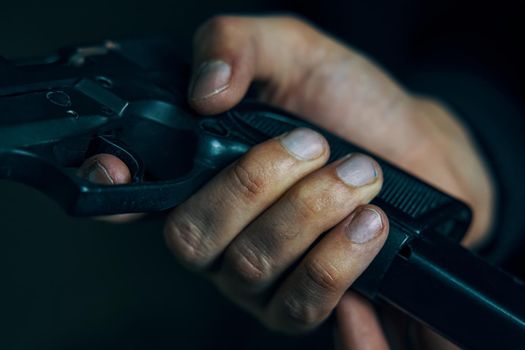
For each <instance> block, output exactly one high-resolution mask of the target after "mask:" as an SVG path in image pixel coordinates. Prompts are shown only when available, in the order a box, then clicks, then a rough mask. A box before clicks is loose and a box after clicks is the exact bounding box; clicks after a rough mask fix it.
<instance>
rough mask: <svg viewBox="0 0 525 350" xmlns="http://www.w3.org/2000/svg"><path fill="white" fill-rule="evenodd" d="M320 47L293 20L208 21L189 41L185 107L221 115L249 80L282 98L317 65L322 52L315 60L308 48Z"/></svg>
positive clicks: (316, 39)
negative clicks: (189, 77) (191, 42)
mask: <svg viewBox="0 0 525 350" xmlns="http://www.w3.org/2000/svg"><path fill="white" fill-rule="evenodd" d="M325 42H328V40H327V39H326V38H325V37H324V36H322V35H321V34H320V33H319V32H317V31H316V30H314V29H313V28H312V27H310V26H308V25H307V24H306V23H304V22H303V21H300V20H298V19H295V18H293V17H284V16H274V17H233V16H219V17H215V18H212V19H211V20H209V21H207V22H206V23H205V24H203V25H202V26H201V27H200V28H199V29H198V30H197V32H196V33H195V36H194V45H193V46H194V55H193V56H194V62H193V69H194V73H193V77H192V82H191V84H190V88H189V102H190V104H191V105H192V107H193V108H194V109H195V110H196V111H197V112H199V113H202V114H215V113H220V112H223V111H225V110H228V109H230V108H232V107H233V106H234V105H236V104H237V103H238V102H239V101H240V100H241V99H242V98H243V96H244V95H245V94H246V91H247V90H248V88H249V86H250V84H251V83H252V81H254V80H257V81H262V82H263V83H264V84H265V90H268V91H273V92H272V93H277V94H286V92H287V91H289V87H290V86H292V85H294V84H297V82H298V81H300V79H301V76H302V75H304V73H305V72H306V71H309V70H310V67H311V66H313V65H315V64H317V63H319V62H320V60H321V59H322V57H321V56H322V52H325V50H319V49H318V50H317V51H318V52H320V53H321V54H317V55H315V54H313V51H312V50H311V47H312V46H313V45H315V46H317V47H319V46H321V45H323V44H324V43H325ZM326 51H328V50H326ZM298 58H300V62H298Z"/></svg>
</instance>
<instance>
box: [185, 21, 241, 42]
mask: <svg viewBox="0 0 525 350" xmlns="http://www.w3.org/2000/svg"><path fill="white" fill-rule="evenodd" d="M236 22H237V21H236V18H235V17H233V16H224V15H215V16H213V17H211V18H210V19H208V20H207V21H206V22H204V23H203V24H202V25H201V26H200V27H199V28H198V29H197V31H196V32H195V37H194V40H195V41H200V40H201V39H202V38H203V37H205V36H207V35H210V34H211V35H213V36H219V37H222V36H224V35H226V34H227V33H230V32H231V30H232V29H234V27H235V26H236Z"/></svg>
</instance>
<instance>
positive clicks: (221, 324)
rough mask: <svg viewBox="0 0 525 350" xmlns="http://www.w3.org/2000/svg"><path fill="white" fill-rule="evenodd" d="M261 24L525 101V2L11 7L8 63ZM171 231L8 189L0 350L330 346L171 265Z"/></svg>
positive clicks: (323, 336) (4, 50)
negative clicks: (208, 28) (297, 22)
mask: <svg viewBox="0 0 525 350" xmlns="http://www.w3.org/2000/svg"><path fill="white" fill-rule="evenodd" d="M261 11H264V12H268V11H295V12H298V13H301V14H302V15H303V16H305V17H307V18H309V19H310V20H311V21H313V22H314V23H316V24H317V25H319V26H320V27H321V28H323V29H324V30H326V31H328V32H330V33H331V34H333V35H335V36H337V37H339V38H341V39H342V40H345V41H347V42H348V43H349V44H351V45H352V46H354V47H357V48H359V49H361V50H362V51H364V52H366V53H367V54H368V55H369V56H370V57H372V58H373V59H374V60H376V61H377V62H379V63H380V64H381V65H382V66H384V67H385V68H386V69H387V70H389V71H390V72H391V73H392V74H393V75H394V76H395V77H398V78H399V79H401V80H403V79H405V77H406V76H407V75H408V74H409V73H410V72H411V71H412V70H413V69H414V67H416V66H426V65H432V64H435V62H439V63H447V62H452V63H454V64H455V63H457V62H460V64H461V66H462V67H463V68H464V69H466V70H472V71H476V72H477V71H482V72H483V73H484V74H486V75H487V76H490V77H491V79H492V81H494V82H496V83H495V84H497V86H498V89H500V90H501V91H503V92H504V93H505V94H507V95H508V96H511V97H512V98H514V99H515V100H516V101H523V97H524V96H525V93H524V90H523V79H524V78H525V74H524V72H525V70H524V68H523V62H524V58H525V53H524V45H523V42H524V40H523V35H522V32H524V30H523V23H522V21H521V19H522V16H521V14H522V12H520V11H519V5H518V1H515V2H507V1H499V2H497V3H494V2H491V3H490V4H489V3H486V4H485V3H481V2H475V1H416V0H414V1H411V0H399V1H380V0H377V1H354V2H349V1H332V0H326V1H320V2H308V3H307V2H304V1H288V2H276V1H274V2H272V1H250V2H248V1H211V0H210V1H201V0H194V1H160V0H150V1H138V0H127V1H124V0H120V1H107V0H106V1H102V0H92V1H63V0H59V1H17V2H15V1H3V2H2V4H1V6H0V55H2V56H6V57H22V56H35V55H44V54H46V53H48V52H51V51H53V50H54V49H56V48H59V47H61V46H64V45H69V44H72V43H83V42H96V41H99V40H103V39H107V38H112V39H118V38H125V37H135V36H149V35H154V34H169V35H171V36H174V37H176V38H178V40H179V41H180V47H181V48H182V49H183V50H189V48H190V38H191V35H192V33H193V31H194V30H195V28H196V27H197V26H198V24H199V23H201V22H203V21H204V20H205V19H206V18H208V17H210V16H212V15H213V14H216V13H224V12H226V13H246V12H250V13H253V12H261ZM517 122H518V123H519V125H523V124H522V120H518V121H517ZM522 130H523V129H522ZM516 152H517V153H519V152H520V150H516ZM517 156H521V155H519V154H517ZM28 171H31V169H28ZM161 227H162V222H161V221H160V220H148V221H145V222H139V223H133V224H126V225H111V224H107V223H102V222H94V221H89V220H78V219H72V218H68V217H66V216H65V215H64V214H62V213H61V211H60V210H59V209H58V208H57V207H56V206H55V204H54V203H52V202H50V201H49V200H47V199H46V198H45V197H43V196H42V195H41V194H39V193H36V192H35V191H33V190H31V189H28V188H25V187H23V186H21V185H16V184H11V183H6V182H0V251H1V254H0V266H1V268H0V269H1V270H0V271H1V277H2V284H1V287H0V290H1V291H0V322H1V323H2V324H1V325H0V348H2V349H33V348H34V349H69V348H76V349H82V348H97V349H101V348H107V349H114V348H126V349H174V348H177V349H187V348H192V349H199V348H206V349H208V348H228V349H235V348H239V349H240V348H244V349H245V348H268V347H273V348H281V347H282V348H287V347H288V348H299V346H301V347H302V348H305V349H306V348H327V347H328V348H330V347H331V345H330V343H329V340H330V339H331V338H330V333H329V331H320V332H317V333H315V334H313V335H311V336H309V337H300V338H295V337H282V336H278V335H274V334H271V333H269V332H266V331H264V330H263V329H262V327H260V326H259V325H258V324H257V323H256V322H255V321H253V320H251V318H250V317H248V316H247V315H244V314H243V313H242V312H239V311H238V310H237V308H236V307H234V306H232V305H231V304H229V303H228V302H226V301H224V300H223V298H222V297H221V296H220V295H218V293H217V292H215V291H214V289H213V288H212V287H211V285H209V284H208V283H207V282H205V281H203V280H201V279H200V278H198V277H196V276H193V275H192V274H190V273H188V272H185V271H184V270H183V269H182V268H180V267H179V266H178V265H177V264H176V263H175V262H174V260H173V259H172V257H171V256H170V255H169V253H168V251H167V249H166V248H165V247H164V244H163V241H162V235H161ZM513 266H517V262H514V265H513ZM516 271H517V270H516ZM323 345H324V346H323Z"/></svg>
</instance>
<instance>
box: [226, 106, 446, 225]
mask: <svg viewBox="0 0 525 350" xmlns="http://www.w3.org/2000/svg"><path fill="white" fill-rule="evenodd" d="M232 116H233V117H234V118H235V119H236V121H237V122H239V123H240V124H245V126H249V127H250V128H252V129H256V130H257V131H258V132H259V133H262V134H264V135H260V139H259V140H255V141H256V142H260V141H262V140H263V139H266V138H268V137H275V136H278V135H281V134H283V133H285V132H288V131H290V130H292V129H294V128H296V127H308V128H311V129H315V130H317V131H319V132H321V133H322V134H323V135H324V136H325V137H326V139H327V140H328V142H329V144H330V150H331V156H330V161H333V160H336V159H339V158H341V157H343V156H345V155H346V154H348V153H351V152H361V153H369V152H366V151H364V150H362V149H361V148H359V147H357V146H354V145H352V144H351V143H349V142H346V141H344V140H342V139H340V138H338V137H336V136H334V135H332V134H330V133H327V132H326V131H324V130H322V129H319V128H318V127H315V126H313V125H310V124H308V123H306V122H304V121H302V120H299V119H297V118H294V117H291V116H285V115H284V113H282V112H275V113H274V112H269V111H254V110H253V109H252V110H251V111H246V112H243V113H239V111H237V113H233V114H232ZM374 158H375V159H376V160H377V161H378V163H379V164H380V165H381V168H382V170H383V175H384V183H383V189H382V190H381V193H380V194H379V195H378V199H379V200H381V201H382V202H384V203H386V204H388V205H390V206H391V207H393V208H395V209H397V210H399V211H401V212H402V213H404V214H405V215H407V216H409V217H410V218H412V219H418V218H420V217H421V216H422V215H424V214H427V213H429V212H430V211H432V210H434V209H436V208H439V207H442V206H444V205H446V204H448V203H450V202H451V201H454V199H453V198H451V197H449V196H447V195H446V194H444V193H442V192H440V191H438V190H436V189H434V188H433V187H431V186H430V185H428V184H425V183H423V182H422V181H420V180H418V179H416V178H415V177H413V176H410V175H408V174H407V173H405V172H403V171H401V170H400V169H398V168H396V167H395V166H393V165H392V164H389V163H388V162H385V161H383V160H381V159H380V158H378V157H376V156H374Z"/></svg>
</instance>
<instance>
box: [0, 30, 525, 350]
mask: <svg viewBox="0 0 525 350" xmlns="http://www.w3.org/2000/svg"><path fill="white" fill-rule="evenodd" d="M174 47H175V46H174V45H172V44H171V43H168V42H165V41H164V40H138V41H134V40H129V41H121V42H112V41H107V42H104V43H101V44H100V45H92V46H81V47H73V48H68V49H64V50H61V51H59V52H57V53H56V54H53V55H50V56H47V57H44V58H39V59H31V60H18V61H8V60H6V59H3V58H1V57H0V179H8V180H13V181H17V182H21V183H24V184H26V185H29V186H31V187H34V188H36V189H38V190H40V191H42V192H43V193H45V194H46V195H48V196H49V197H50V198H52V199H53V200H55V201H56V202H58V203H59V204H60V205H61V207H63V209H64V210H65V211H66V212H67V213H69V214H70V215H74V216H94V215H110V214H118V213H132V212H146V213H147V212H158V211H163V210H166V209H169V208H172V207H174V206H176V205H177V204H179V203H180V202H182V201H184V200H185V199H186V198H188V197H189V196H191V195H192V193H194V192H195V191H196V190H198V189H199V188H200V187H201V186H202V185H203V184H205V183H206V182H207V181H208V180H210V179H211V178H212V177H213V176H214V175H215V174H217V173H218V172H219V171H220V170H221V169H223V168H224V167H226V166H227V165H228V164H230V163H231V162H233V161H235V160H236V159H238V158H239V157H240V156H242V155H243V154H244V153H245V152H247V151H248V150H249V149H250V147H252V146H254V145H256V144H258V143H260V142H262V141H265V140H267V139H269V138H272V137H276V136H278V135H280V134H283V133H285V132H288V131H290V130H292V129H294V128H297V127H307V128H311V129H314V130H316V131H318V132H320V133H322V134H323V135H324V136H325V137H326V139H327V141H328V143H329V144H330V149H331V159H330V160H335V159H338V158H340V157H342V156H344V155H346V154H348V153H351V152H362V153H368V154H370V152H367V151H366V150H362V149H360V148H359V147H356V146H355V145H352V144H351V143H349V142H347V141H345V140H342V139H341V138H338V137H336V136H334V135H332V134H330V133H328V132H326V131H324V130H322V129H321V128H319V127H317V126H315V125H311V124H309V123H307V122H305V121H303V120H301V119H298V118H296V117H294V116H292V115H290V114H289V113H286V112H284V111H281V110H278V109H275V108H272V107H269V106H267V105H264V104H261V103H258V102H256V101H255V100H252V99H250V98H246V99H245V100H244V101H242V102H241V103H240V104H239V105H238V106H236V107H235V108H233V109H232V110H230V111H227V112H225V113H222V114H220V115H217V116H213V117H200V116H197V115H195V113H193V112H192V111H191V110H190V109H189V108H188V106H187V104H186V102H185V101H186V94H185V91H186V84H187V81H188V72H189V69H188V66H187V65H185V64H184V63H182V61H181V60H180V58H179V57H180V55H178V54H177V52H176V50H175V48H174ZM98 153H109V154H113V155H115V156H117V157H118V158H120V159H121V160H122V161H123V162H124V163H126V165H127V166H128V167H129V169H130V171H131V174H132V181H131V183H129V184H125V185H116V186H104V185H99V184H94V183H91V182H88V181H86V180H84V179H82V178H80V177H78V176H77V175H76V172H75V169H76V168H77V167H78V166H80V165H81V164H82V162H83V161H84V160H85V159H87V158H88V157H90V156H92V155H94V154H98ZM372 156H374V155H372ZM374 158H375V159H376V160H377V161H378V162H379V164H380V165H381V167H382V170H383V174H384V184H383V188H382V190H381V192H380V193H379V195H378V196H377V197H376V198H375V199H374V200H373V203H374V204H376V205H378V206H380V207H381V208H382V209H383V210H384V211H385V212H386V214H387V215H388V218H389V221H390V234H389V237H388V239H387V241H386V243H385V245H384V247H383V249H382V250H381V251H380V253H379V255H378V256H377V257H376V258H375V260H374V261H373V262H372V264H371V265H370V266H369V267H368V268H367V270H366V271H365V272H364V273H363V274H362V276H361V277H360V278H359V279H358V280H357V281H356V282H355V283H354V285H353V286H352V288H353V289H355V290H357V291H358V292H359V293H361V294H362V295H364V296H366V297H367V298H369V299H370V300H372V301H374V302H377V303H387V304H391V305H393V306H394V307H396V308H398V309H399V310H401V311H402V312H404V313H406V314H408V315H409V316H410V317H412V318H414V319H416V320H418V321H420V322H422V323H424V324H426V325H428V326H430V327H431V328H433V329H434V330H436V331H437V332H439V333H440V334H442V335H443V336H445V337H446V338H448V339H449V340H451V341H452V342H454V343H456V344H458V345H459V346H461V347H463V348H468V349H481V348H483V349H485V348H498V347H499V348H505V349H518V348H521V349H525V303H524V302H523V297H524V296H525V285H524V284H523V282H521V281H519V280H517V279H516V278H514V277H512V276H510V275H508V274H506V273H505V272H503V271H501V270H499V269H498V268H497V267H495V266H493V265H491V264H489V263H488V262H486V261H484V260H483V259H482V258H480V257H478V256H477V255H475V254H474V253H472V252H470V251H467V250H466V249H464V248H462V247H461V246H460V245H459V241H460V240H461V238H462V237H463V235H464V234H465V232H466V230H467V228H468V226H469V223H470V218H471V212H470V209H469V208H468V207H467V206H466V205H465V204H464V203H462V202H461V201H459V200H457V199H455V198H452V197H451V196H449V195H447V194H444V193H442V192H440V191H439V190H437V189H435V188H433V187H432V186H430V185H429V184H426V183H425V182H424V181H422V180H419V179H417V178H415V177H413V176H411V175H410V174H407V173H406V172H404V171H402V170H400V169H399V168H397V167H395V166H394V165H392V164H390V163H388V162H387V161H384V160H381V159H380V158H379V157H377V156H374Z"/></svg>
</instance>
